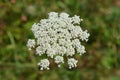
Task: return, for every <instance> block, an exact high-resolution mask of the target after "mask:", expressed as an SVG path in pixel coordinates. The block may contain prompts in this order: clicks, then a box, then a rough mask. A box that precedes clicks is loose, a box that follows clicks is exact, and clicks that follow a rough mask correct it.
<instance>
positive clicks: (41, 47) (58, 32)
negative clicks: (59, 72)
mask: <svg viewBox="0 0 120 80" xmlns="http://www.w3.org/2000/svg"><path fill="white" fill-rule="evenodd" d="M48 15H49V16H48V19H41V20H40V22H39V23H34V24H33V25H32V28H31V30H32V32H33V34H34V37H35V39H29V40H28V42H27V47H28V48H29V50H31V49H32V48H34V49H35V51H36V52H35V54H37V55H38V56H41V55H47V58H46V59H42V60H41V61H40V62H39V63H38V65H39V66H40V69H41V70H43V69H47V70H49V69H50V68H49V66H50V61H49V58H52V59H53V60H54V62H55V63H56V64H58V67H60V65H61V64H62V63H64V56H66V57H67V58H68V61H67V63H68V66H69V69H71V68H74V67H77V63H78V60H75V59H74V58H73V55H75V54H80V55H82V54H84V53H85V52H86V51H85V47H84V46H83V45H81V42H82V41H88V37H89V36H90V34H89V33H88V32H87V30H85V31H83V30H82V28H81V27H80V22H81V21H83V19H80V17H79V16H77V15H75V16H73V17H69V14H67V13H60V14H58V13H57V12H50V13H48ZM69 57H70V58H69Z"/></svg>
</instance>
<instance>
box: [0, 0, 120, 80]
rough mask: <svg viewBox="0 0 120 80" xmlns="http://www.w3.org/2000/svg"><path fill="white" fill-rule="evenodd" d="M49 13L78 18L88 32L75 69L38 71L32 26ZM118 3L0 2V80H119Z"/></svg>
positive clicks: (105, 0)
mask: <svg viewBox="0 0 120 80" xmlns="http://www.w3.org/2000/svg"><path fill="white" fill-rule="evenodd" d="M51 11H57V12H67V13H69V14H70V15H71V16H72V15H74V14H77V15H80V16H81V18H83V19H84V21H83V22H82V24H81V25H82V26H81V27H82V28H83V29H88V31H89V32H90V34H91V36H90V40H89V41H88V43H87V44H85V46H86V51H87V53H86V54H85V55H83V56H81V57H78V56H76V58H77V59H78V60H79V63H78V68H77V69H73V70H69V69H67V68H66V66H64V65H63V67H61V68H60V69H58V68H56V66H55V65H51V66H54V68H52V69H51V70H50V71H39V69H38V67H37V65H36V64H37V62H38V61H39V57H37V58H36V56H35V55H34V51H31V52H30V51H28V50H27V48H26V41H27V39H28V38H33V35H32V32H31V31H30V28H31V25H32V24H33V23H34V22H38V21H39V20H40V19H41V18H46V16H47V13H48V12H51ZM119 76H120V0H0V80H62V79H63V80H119V79H120V77H119Z"/></svg>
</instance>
